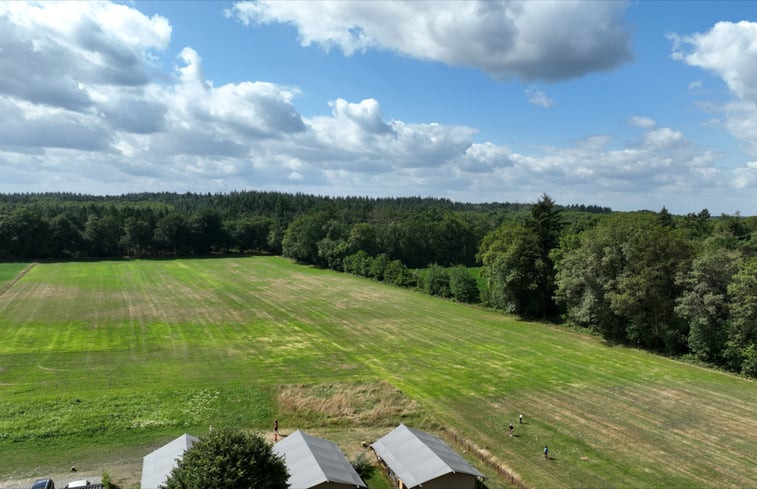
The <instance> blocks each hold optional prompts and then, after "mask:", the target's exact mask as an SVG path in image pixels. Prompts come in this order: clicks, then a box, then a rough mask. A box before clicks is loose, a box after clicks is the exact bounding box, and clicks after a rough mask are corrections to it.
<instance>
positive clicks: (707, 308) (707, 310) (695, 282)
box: [675, 249, 739, 363]
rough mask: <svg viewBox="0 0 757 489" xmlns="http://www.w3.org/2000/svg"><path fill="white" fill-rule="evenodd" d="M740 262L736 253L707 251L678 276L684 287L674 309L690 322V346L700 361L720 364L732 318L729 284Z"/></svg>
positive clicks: (680, 283) (715, 250)
mask: <svg viewBox="0 0 757 489" xmlns="http://www.w3.org/2000/svg"><path fill="white" fill-rule="evenodd" d="M738 264H739V257H738V254H737V253H735V252H732V251H728V250H723V249H714V250H707V251H705V252H703V253H702V254H701V255H700V256H698V257H697V258H696V259H695V260H694V262H693V263H692V266H691V269H690V270H688V271H686V272H685V273H680V274H679V275H678V277H677V278H676V282H677V283H678V284H679V285H681V286H682V287H683V288H684V290H683V293H682V294H681V296H680V297H679V298H678V299H677V300H676V307H675V311H676V313H677V314H678V315H679V316H681V318H683V319H684V320H686V321H687V322H688V324H689V348H690V349H691V351H692V352H693V353H694V354H695V355H696V356H697V358H699V359H700V360H704V361H706V362H715V363H721V360H722V359H721V357H722V354H723V349H724V347H725V343H726V340H727V338H728V322H729V318H730V309H729V301H730V297H729V296H728V286H729V285H730V283H731V280H732V278H733V275H734V274H735V273H736V271H737V268H738Z"/></svg>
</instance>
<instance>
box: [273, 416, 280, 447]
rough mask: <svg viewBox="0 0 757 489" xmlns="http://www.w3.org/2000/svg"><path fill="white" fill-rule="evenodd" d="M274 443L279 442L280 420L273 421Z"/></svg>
mask: <svg viewBox="0 0 757 489" xmlns="http://www.w3.org/2000/svg"><path fill="white" fill-rule="evenodd" d="M273 441H274V443H275V442H277V441H279V420H278V419H274V420H273Z"/></svg>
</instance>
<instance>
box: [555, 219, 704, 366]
mask: <svg viewBox="0 0 757 489" xmlns="http://www.w3.org/2000/svg"><path fill="white" fill-rule="evenodd" d="M692 253H693V251H692V249H691V246H690V245H689V243H688V242H686V241H685V240H684V239H682V238H681V237H680V235H679V233H677V232H676V231H675V230H671V229H669V228H666V227H663V226H660V225H659V224H656V223H655V222H654V217H653V216H651V215H648V214H628V215H622V214H621V215H618V216H614V217H611V218H608V219H606V220H604V221H602V222H601V223H600V224H598V225H597V226H596V227H595V228H592V229H590V230H588V231H586V232H584V233H583V234H582V235H581V245H580V246H579V247H577V248H575V249H573V250H570V251H568V252H566V253H564V254H563V256H562V257H561V260H560V261H559V262H558V265H557V268H558V273H557V285H558V288H557V298H558V300H559V301H560V302H561V303H562V304H563V305H564V306H565V308H566V311H567V314H568V317H569V318H570V319H571V320H573V321H576V322H577V323H579V324H583V325H586V326H589V327H591V328H593V329H595V330H597V331H599V332H601V333H602V335H603V336H604V337H605V338H607V339H611V340H614V341H621V342H626V341H627V342H630V343H633V344H636V345H639V346H643V347H646V348H650V349H654V350H664V351H667V352H668V353H680V352H683V351H685V349H686V346H687V339H688V325H687V323H686V321H684V320H682V319H681V318H680V316H678V315H677V314H676V313H675V305H676V302H675V301H676V298H677V297H679V295H680V293H681V289H682V288H683V285H682V284H681V282H678V283H676V281H675V277H676V275H678V274H680V273H682V270H685V269H687V268H688V265H689V263H690V260H691V257H692Z"/></svg>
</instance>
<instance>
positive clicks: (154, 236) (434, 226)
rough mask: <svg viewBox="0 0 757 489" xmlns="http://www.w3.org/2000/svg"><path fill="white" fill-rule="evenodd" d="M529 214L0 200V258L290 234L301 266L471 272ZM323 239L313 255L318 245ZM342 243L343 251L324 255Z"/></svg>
mask: <svg viewBox="0 0 757 489" xmlns="http://www.w3.org/2000/svg"><path fill="white" fill-rule="evenodd" d="M528 208H529V205H528V204H517V203H513V204H511V203H504V204H502V203H490V204H463V203H457V202H452V201H450V200H447V199H433V198H420V197H408V198H382V199H373V198H367V197H343V198H332V197H322V196H313V195H305V194H286V193H279V192H232V193H229V194H194V193H186V194H177V193H167V192H166V193H143V194H127V195H122V196H91V195H82V194H69V193H41V194H0V259H1V260H29V259H79V258H98V257H122V256H131V257H162V256H185V255H205V254H209V253H246V252H262V253H273V254H278V253H281V252H282V247H283V244H284V237H285V235H286V233H287V231H288V230H289V228H290V226H294V229H293V230H292V231H291V232H290V233H289V238H288V239H287V243H288V253H289V255H290V256H292V257H294V258H296V259H298V260H300V261H302V262H306V263H314V264H318V265H323V266H329V264H331V265H335V262H334V260H337V261H338V260H341V259H342V258H343V257H344V256H346V255H347V254H349V253H345V251H350V252H354V251H358V249H363V250H365V251H367V252H369V253H371V254H374V253H377V252H378V251H379V250H383V251H385V252H386V253H387V254H389V255H391V256H392V259H400V260H402V261H403V263H405V264H406V265H408V266H412V267H417V266H426V265H427V264H428V263H433V262H438V263H445V264H452V263H464V264H471V263H474V261H475V253H476V251H477V247H478V244H479V242H480V240H481V238H482V237H483V235H484V234H486V233H487V232H488V231H489V230H491V229H492V228H494V227H495V226H497V225H499V224H500V223H501V222H503V221H504V220H506V219H511V218H514V217H513V216H517V215H519V214H522V213H524V212H527V209H528ZM594 210H595V211H596V212H604V211H605V210H604V209H602V208H595V209H594ZM607 211H609V209H608V210H607ZM358 224H360V225H361V226H360V227H358V229H355V230H354V231H353V227H355V226H356V225H358ZM314 228H318V229H314ZM453 234H454V235H455V236H454V239H450V237H451V236H452V235H453ZM316 238H317V239H316ZM324 238H326V241H324V242H323V243H320V246H321V249H320V253H321V254H320V255H319V249H318V242H320V241H322V240H323V239H324ZM350 238H351V241H349V240H350ZM313 239H316V240H315V241H312V240H313ZM347 241H349V243H347V245H349V248H345V247H344V246H346V245H342V247H341V248H340V249H338V250H336V249H334V250H328V249H327V248H328V246H329V245H335V246H336V245H339V244H340V242H345V243H346V242H347ZM355 246H357V247H358V248H355V249H354V250H353V248H354V247H355ZM334 268H337V267H336V266H334Z"/></svg>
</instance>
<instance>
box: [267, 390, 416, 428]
mask: <svg viewBox="0 0 757 489" xmlns="http://www.w3.org/2000/svg"><path fill="white" fill-rule="evenodd" d="M276 403H277V405H278V408H279V411H280V412H281V413H282V417H283V416H286V417H287V418H292V419H301V420H309V421H311V422H314V423H317V424H321V423H322V424H326V425H330V424H339V425H362V426H391V425H395V424H398V423H400V422H402V421H403V420H407V419H415V418H417V417H418V416H419V415H420V407H419V406H418V403H416V402H415V401H414V400H412V399H409V398H408V397H406V396H405V395H404V394H403V393H402V391H400V390H399V389H396V388H394V387H392V386H391V385H389V384H388V383H387V382H376V383H343V382H337V383H328V384H316V385H285V386H281V387H280V388H279V391H278V393H277V394H276Z"/></svg>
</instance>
